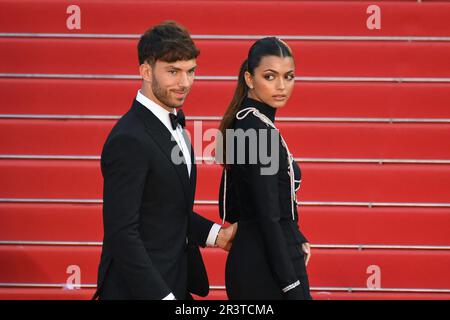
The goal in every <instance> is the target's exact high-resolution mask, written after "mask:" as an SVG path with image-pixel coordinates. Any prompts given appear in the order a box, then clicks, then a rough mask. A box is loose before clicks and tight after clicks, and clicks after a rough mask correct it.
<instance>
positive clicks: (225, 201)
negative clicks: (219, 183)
mask: <svg viewBox="0 0 450 320" xmlns="http://www.w3.org/2000/svg"><path fill="white" fill-rule="evenodd" d="M223 170H224V171H225V172H224V181H223V218H222V226H223V225H224V224H225V217H226V215H227V207H226V204H227V168H226V167H224V169H223Z"/></svg>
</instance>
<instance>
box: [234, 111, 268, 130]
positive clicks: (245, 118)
mask: <svg viewBox="0 0 450 320" xmlns="http://www.w3.org/2000/svg"><path fill="white" fill-rule="evenodd" d="M234 128H235V129H251V128H253V129H270V127H269V125H268V124H266V123H264V122H263V121H262V120H261V119H260V118H259V117H257V116H256V115H255V114H254V113H253V112H252V111H251V110H245V109H241V110H240V111H239V112H238V113H237V114H236V118H235V122H234Z"/></svg>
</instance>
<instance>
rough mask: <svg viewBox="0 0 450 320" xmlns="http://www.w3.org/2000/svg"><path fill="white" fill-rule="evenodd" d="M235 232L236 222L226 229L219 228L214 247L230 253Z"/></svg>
mask: <svg viewBox="0 0 450 320" xmlns="http://www.w3.org/2000/svg"><path fill="white" fill-rule="evenodd" d="M236 231H237V222H236V223H233V224H232V225H230V226H228V227H227V228H221V229H220V231H219V234H218V235H217V239H216V245H217V246H218V247H219V248H221V249H223V250H225V251H230V249H231V245H232V242H233V239H234V237H235V236H236Z"/></svg>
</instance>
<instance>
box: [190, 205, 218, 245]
mask: <svg viewBox="0 0 450 320" xmlns="http://www.w3.org/2000/svg"><path fill="white" fill-rule="evenodd" d="M213 225H214V222H212V221H210V220H208V219H206V218H204V217H203V216H201V215H200V214H198V213H196V212H192V215H191V219H190V221H189V242H190V243H191V244H193V245H198V246H201V247H205V246H206V240H207V239H208V235H209V232H210V231H211V228H212V226H213Z"/></svg>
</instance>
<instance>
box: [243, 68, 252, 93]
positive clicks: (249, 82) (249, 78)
mask: <svg viewBox="0 0 450 320" xmlns="http://www.w3.org/2000/svg"><path fill="white" fill-rule="evenodd" d="M244 78H245V83H246V84H247V87H249V88H250V89H253V77H252V75H251V74H250V72H248V71H245V74H244Z"/></svg>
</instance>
